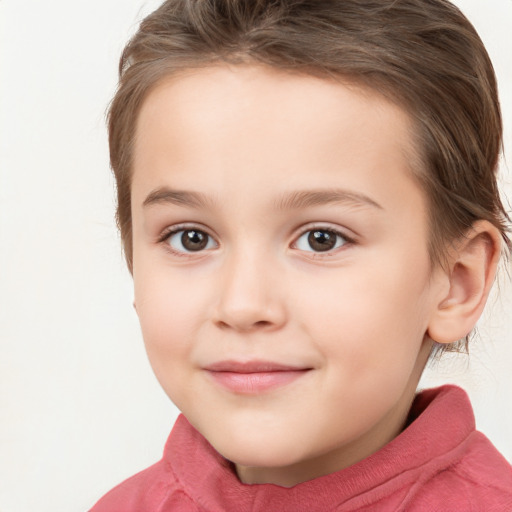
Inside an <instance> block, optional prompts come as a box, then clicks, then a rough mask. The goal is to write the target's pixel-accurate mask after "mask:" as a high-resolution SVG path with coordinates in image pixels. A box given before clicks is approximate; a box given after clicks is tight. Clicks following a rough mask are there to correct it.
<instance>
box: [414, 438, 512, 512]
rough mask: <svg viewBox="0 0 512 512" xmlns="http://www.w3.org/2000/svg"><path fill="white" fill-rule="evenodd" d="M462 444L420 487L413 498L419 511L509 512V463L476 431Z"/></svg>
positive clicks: (511, 476)
mask: <svg viewBox="0 0 512 512" xmlns="http://www.w3.org/2000/svg"><path fill="white" fill-rule="evenodd" d="M464 444H465V446H461V447H459V449H460V453H459V454H458V455H457V456H456V457H454V459H453V460H452V462H451V464H449V465H448V466H446V467H444V468H439V471H438V472H437V473H436V474H434V475H432V476H431V478H430V479H429V481H427V482H425V484H424V485H423V486H422V487H421V490H420V491H419V492H418V494H417V495H416V496H415V500H414V504H415V505H416V506H417V505H419V506H420V508H418V510H438V511H448V510H464V511H474V512H503V511H505V510H511V511H512V466H511V465H510V464H509V463H508V462H507V460H506V459H505V458H504V457H503V456H502V455H501V454H500V453H499V452H498V450H497V449H496V448H495V447H494V446H493V445H492V443H491V442H490V441H489V440H488V439H487V438H486V437H485V436H484V435H483V434H482V433H480V432H478V431H474V432H473V433H472V434H471V435H470V436H469V437H468V439H467V441H466V443H464ZM414 510H416V508H414Z"/></svg>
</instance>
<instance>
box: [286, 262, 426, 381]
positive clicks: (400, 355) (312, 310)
mask: <svg viewBox="0 0 512 512" xmlns="http://www.w3.org/2000/svg"><path fill="white" fill-rule="evenodd" d="M390 260H391V261H389V262H387V263H386V262H385V261H384V260H382V261H381V264H379V265H378V266H375V267H373V268H372V267H371V266H364V267H361V268H362V269H363V271H361V272H358V270H357V268H356V267H355V266H354V268H350V269H341V270H340V272H339V273H338V274H337V275H334V274H332V275H330V276H327V275H326V277H325V279H324V278H319V276H318V275H317V276H314V278H313V277H312V279H311V282H310V283H306V282H305V281H302V285H301V286H300V288H299V289H298V290H297V291H296V293H295V296H297V297H302V300H301V302H300V309H301V311H300V314H299V315H298V316H299V318H301V319H302V322H303V324H304V328H306V329H308V330H309V331H310V337H311V339H313V340H314V341H315V343H316V344H317V345H318V348H319V350H320V351H321V352H322V353H323V355H324V357H325V359H326V360H327V361H336V362H343V361H350V368H349V369H348V370H347V371H350V373H352V374H354V375H355V376H357V375H362V372H368V371H372V370H373V369H374V368H380V367H382V366H383V365H384V364H385V365H386V366H387V367H388V368H389V369H391V368H393V367H396V368H400V365H402V366H403V367H404V368H406V371H407V369H408V368H410V366H411V364H413V362H414V360H415V357H416V355H417V353H418V350H419V347H420V345H421V342H422V341H423V335H424V333H425V330H426V318H427V308H428V306H427V301H426V297H427V296H428V293H427V286H428V273H425V272H424V273H423V275H421V274H422V271H421V269H416V272H415V274H414V277H413V276H411V275H409V272H407V271H404V270H403V268H404V264H403V263H402V264H399V262H398V260H396V261H395V262H393V261H392V260H393V258H390ZM313 281H314V282H313ZM308 284H309V285H310V286H309V287H308ZM302 286H304V288H303V287H302ZM308 288H309V289H310V290H315V292H314V293H309V294H308V293H306V290H307V289H308Z"/></svg>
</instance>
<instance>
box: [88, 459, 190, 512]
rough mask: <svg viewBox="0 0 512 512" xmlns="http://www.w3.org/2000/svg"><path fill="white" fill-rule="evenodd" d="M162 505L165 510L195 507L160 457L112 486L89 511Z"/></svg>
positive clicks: (145, 511) (151, 510)
mask: <svg viewBox="0 0 512 512" xmlns="http://www.w3.org/2000/svg"><path fill="white" fill-rule="evenodd" d="M163 506H165V507H166V508H165V510H182V511H187V512H196V510H197V508H196V506H195V505H194V504H193V502H192V500H191V499H190V498H189V497H188V496H187V494H186V493H185V492H184V490H183V489H182V488H181V486H180V484H179V482H178V481H177V479H176V478H175V477H174V475H173V473H172V471H171V469H170V467H169V466H168V464H166V462H165V461H164V460H161V461H160V462H157V463H156V464H154V465H153V466H150V467H149V468H147V469H145V470H143V471H141V472H140V473H137V474H136V475H134V476H132V477H130V478H128V479H127V480H125V481H124V482H122V483H121V484H119V485H118V486H116V487H114V488H113V489H112V490H111V491H109V492H108V493H107V494H105V496H103V497H102V498H101V499H100V500H99V501H98V502H97V503H96V505H94V507H92V509H91V510H90V511H89V512H157V511H160V510H162V507H163ZM169 507H170V508H169Z"/></svg>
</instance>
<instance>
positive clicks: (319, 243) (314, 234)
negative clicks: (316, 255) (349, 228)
mask: <svg viewBox="0 0 512 512" xmlns="http://www.w3.org/2000/svg"><path fill="white" fill-rule="evenodd" d="M348 242H350V240H349V239H348V238H346V237H344V236H343V235H342V234H341V233H338V232H337V231H334V230H332V229H311V230H309V231H306V232H305V233H304V234H302V235H301V236H300V237H299V238H298V239H297V241H296V242H295V247H296V248H297V249H299V250H301V251H309V252H312V251H313V252H327V251H331V250H332V249H337V248H338V247H341V246H343V245H345V244H346V243H348Z"/></svg>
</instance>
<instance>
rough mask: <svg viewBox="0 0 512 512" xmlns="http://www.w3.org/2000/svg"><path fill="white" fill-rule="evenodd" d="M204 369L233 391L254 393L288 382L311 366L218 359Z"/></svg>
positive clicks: (247, 393)
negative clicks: (300, 366) (299, 366)
mask: <svg viewBox="0 0 512 512" xmlns="http://www.w3.org/2000/svg"><path fill="white" fill-rule="evenodd" d="M204 370H205V371H206V372H207V373H208V375H209V376H210V377H211V378H212V379H213V380H214V381H215V382H216V383H217V384H220V385H221V386H222V387H224V388H226V389H228V390H229V391H231V392H233V393H240V394H246V395H256V394H259V393H263V392H265V391H271V390H273V389H276V388H279V387H282V386H285V385H287V384H290V383H292V382H294V381H296V380H297V379H300V378H301V377H303V376H304V375H306V374H307V373H308V372H309V371H310V370H312V368H298V367H294V366H286V365H281V364H278V363H273V362H268V361H249V362H245V363H240V362H236V361H220V362H218V363H214V364H212V365H209V366H207V367H206V368H204Z"/></svg>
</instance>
